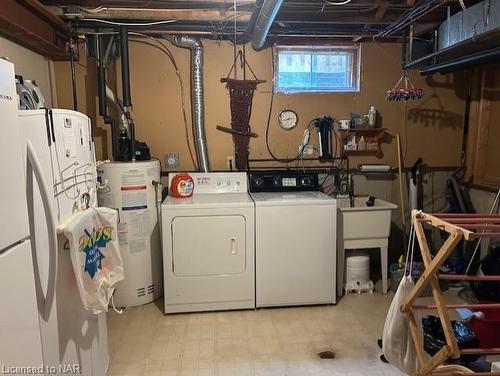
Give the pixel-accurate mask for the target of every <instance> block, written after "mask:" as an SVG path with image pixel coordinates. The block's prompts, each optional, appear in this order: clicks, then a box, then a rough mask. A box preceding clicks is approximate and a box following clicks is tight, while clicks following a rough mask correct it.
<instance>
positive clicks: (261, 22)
mask: <svg viewBox="0 0 500 376" xmlns="http://www.w3.org/2000/svg"><path fill="white" fill-rule="evenodd" d="M282 3H283V0H264V3H263V4H262V7H261V8H260V12H259V16H258V17H257V21H256V22H255V30H254V33H253V35H252V47H253V49H254V50H256V51H260V50H262V49H263V48H264V47H265V43H266V38H267V34H268V33H269V29H270V28H271V25H272V24H273V21H274V19H275V18H276V15H277V14H278V11H279V10H280V7H281V4H282Z"/></svg>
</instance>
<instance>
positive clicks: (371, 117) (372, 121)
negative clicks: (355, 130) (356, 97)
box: [368, 106, 377, 128]
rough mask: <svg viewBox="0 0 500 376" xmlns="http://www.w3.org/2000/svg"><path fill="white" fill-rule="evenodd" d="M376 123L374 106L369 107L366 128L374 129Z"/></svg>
mask: <svg viewBox="0 0 500 376" xmlns="http://www.w3.org/2000/svg"><path fill="white" fill-rule="evenodd" d="M376 123H377V110H376V109H375V107H374V106H371V107H370V109H369V110H368V126H369V127H370V128H373V127H375V124H376Z"/></svg>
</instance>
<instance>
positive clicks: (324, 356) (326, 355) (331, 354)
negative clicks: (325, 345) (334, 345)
mask: <svg viewBox="0 0 500 376" xmlns="http://www.w3.org/2000/svg"><path fill="white" fill-rule="evenodd" d="M318 356H319V357H320V358H321V359H335V353H334V352H333V351H329V350H328V351H321V352H319V353H318Z"/></svg>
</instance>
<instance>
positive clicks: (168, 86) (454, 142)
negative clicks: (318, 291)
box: [55, 41, 464, 170]
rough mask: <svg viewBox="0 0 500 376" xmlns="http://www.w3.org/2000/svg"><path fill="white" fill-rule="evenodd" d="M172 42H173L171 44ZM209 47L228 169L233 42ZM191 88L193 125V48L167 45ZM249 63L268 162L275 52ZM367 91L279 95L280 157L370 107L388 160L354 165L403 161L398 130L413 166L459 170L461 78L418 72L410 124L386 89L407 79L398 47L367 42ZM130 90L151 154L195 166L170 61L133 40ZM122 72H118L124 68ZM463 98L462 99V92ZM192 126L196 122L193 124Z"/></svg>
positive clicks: (61, 86) (256, 143)
mask: <svg viewBox="0 0 500 376" xmlns="http://www.w3.org/2000/svg"><path fill="white" fill-rule="evenodd" d="M167 44H168V42H167ZM204 45H205V69H204V73H205V89H206V96H205V103H206V113H205V115H206V116H205V117H206V133H207V140H208V149H209V157H210V162H211V166H212V168H213V169H216V170H223V169H226V157H227V156H230V155H232V154H233V146H232V140H231V136H230V135H228V134H226V133H221V132H219V131H217V130H216V126H217V125H218V124H220V125H225V126H229V124H230V112H229V96H228V92H227V90H226V89H225V87H224V85H223V84H221V83H220V78H221V77H223V76H226V74H227V72H228V71H229V69H230V66H231V64H232V59H233V57H232V56H233V49H232V46H230V45H229V44H227V43H217V42H213V41H204ZM168 46H169V48H170V50H171V51H172V53H173V55H174V56H175V59H176V60H177V63H178V65H179V69H180V72H181V76H182V79H183V82H184V85H185V87H186V95H185V102H186V105H187V112H188V117H189V119H188V120H189V121H190V107H189V106H190V98H189V74H190V73H189V72H190V66H189V56H190V55H189V50H186V49H181V48H176V47H173V46H171V45H170V44H168ZM246 50H247V60H248V62H249V63H250V65H251V66H252V68H253V70H254V71H255V73H256V74H257V76H258V77H259V78H261V79H265V80H267V83H265V84H263V85H259V88H258V91H257V92H256V93H255V96H254V102H253V112H252V118H251V127H252V131H254V132H256V133H257V134H259V138H257V139H252V140H251V141H250V153H251V158H268V157H269V156H268V153H267V150H266V146H265V142H264V136H265V126H266V121H267V116H268V110H269V102H270V96H271V94H270V93H271V90H272V54H271V50H270V49H266V50H264V51H262V52H255V51H253V50H252V49H251V48H250V47H247V49H246ZM81 55H82V59H81V60H80V62H79V65H78V66H77V68H78V95H79V101H80V104H81V107H80V110H81V111H83V112H86V113H87V114H89V115H90V116H91V117H93V118H94V119H95V112H96V100H95V86H96V84H95V65H94V63H93V62H87V61H86V60H85V58H84V57H83V54H81ZM361 55H362V66H361V91H360V92H359V93H335V94H294V95H283V94H278V95H276V96H275V101H274V108H273V113H272V117H271V128H270V144H271V148H272V150H273V151H274V153H275V154H277V155H279V156H280V157H287V156H289V157H291V156H293V155H294V154H295V153H296V151H297V148H298V144H299V142H300V140H301V138H302V133H303V130H304V127H305V126H306V125H307V123H308V122H309V120H310V119H312V118H314V117H317V116H322V115H325V114H327V115H330V116H333V117H335V118H337V119H342V118H346V117H348V116H349V113H350V112H351V111H353V112H358V113H366V111H367V110H368V108H369V106H370V105H374V106H375V107H376V108H377V109H378V110H379V112H380V114H381V116H382V118H383V121H382V126H383V127H386V128H388V129H389V134H390V136H392V138H391V137H388V140H387V142H386V143H384V144H383V146H382V150H383V153H384V155H383V158H381V159H379V158H376V157H370V156H368V157H367V156H363V157H353V158H351V165H357V164H358V163H389V164H391V165H395V164H396V163H397V154H396V146H395V144H396V143H395V139H394V138H393V137H395V135H396V133H398V132H400V133H401V137H402V139H403V148H404V149H405V150H406V165H412V164H413V162H414V161H415V160H416V158H418V157H420V156H421V157H423V158H424V160H425V161H426V163H427V164H429V165H432V166H456V165H458V164H459V160H460V151H461V144H462V128H463V120H462V119H463V107H464V102H463V99H462V98H461V93H462V89H461V87H462V85H461V82H460V81H461V77H460V76H454V75H447V76H441V75H435V76H433V77H431V78H423V77H420V76H418V75H417V74H416V73H414V72H413V73H412V75H411V77H412V80H413V81H414V83H415V85H416V86H418V87H421V88H423V89H424V92H425V98H424V99H423V100H422V101H417V102H412V103H409V104H408V106H407V107H408V108H407V109H408V111H409V113H410V116H409V118H410V119H409V120H408V122H407V124H406V126H405V121H404V118H405V116H404V114H405V104H403V103H388V102H386V101H385V100H384V95H385V92H386V91H387V90H388V89H390V88H392V86H393V85H394V84H395V83H396V81H397V80H398V79H399V78H400V76H401V69H400V65H399V56H400V46H399V45H398V44H375V43H366V44H363V45H362V53H361ZM130 56H131V86H132V101H133V105H134V108H133V118H134V120H135V123H136V127H137V131H136V132H137V137H138V138H139V139H142V140H144V141H146V142H147V143H148V144H149V146H150V147H151V151H152V155H153V156H155V157H158V158H163V155H164V154H165V153H166V152H179V153H180V159H181V169H184V170H191V169H192V168H193V166H192V163H191V162H190V158H189V154H188V152H187V147H186V141H185V135H184V124H183V120H182V112H181V101H180V90H179V84H178V81H177V78H176V76H175V72H174V70H173V67H172V64H171V63H170V62H169V61H168V59H167V57H166V56H165V55H164V54H163V53H162V52H161V51H159V50H158V49H156V48H153V47H151V46H148V45H144V44H143V43H137V42H131V44H130ZM55 64H56V74H57V75H56V77H57V89H58V94H59V96H58V99H59V103H60V105H61V106H71V90H70V88H71V85H70V79H69V78H70V75H69V64H68V63H66V62H57V63H55ZM117 73H118V75H119V69H118V72H117ZM457 93H458V94H457ZM284 108H292V109H294V110H295V111H296V112H297V113H298V115H299V118H300V123H299V126H298V127H297V128H296V129H295V130H293V131H288V132H287V131H283V130H281V129H280V128H279V127H278V126H277V123H276V119H277V115H278V113H279V112H280V111H281V110H283V109H284ZM97 124H98V126H97V128H96V130H97V132H96V144H97V148H98V149H99V148H101V149H102V152H99V150H98V156H101V157H107V156H108V155H109V154H108V152H107V151H106V150H107V149H109V148H108V145H109V140H106V138H107V137H108V138H109V132H108V131H107V129H105V128H103V127H102V125H101V121H100V120H98V121H97ZM189 127H190V125H189Z"/></svg>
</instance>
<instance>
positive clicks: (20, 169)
mask: <svg viewBox="0 0 500 376" xmlns="http://www.w3.org/2000/svg"><path fill="white" fill-rule="evenodd" d="M0 114H1V116H2V121H1V123H2V135H1V137H0V150H1V151H2V153H1V154H0V155H1V156H0V166H1V172H2V183H1V184H0V207H1V208H2V215H0V229H2V230H1V231H0V252H2V251H3V250H5V249H6V248H7V247H10V246H11V245H13V244H15V243H17V242H19V241H20V240H21V239H24V238H26V237H27V236H28V235H29V224H28V208H27V205H26V190H25V186H26V180H25V179H26V177H25V174H26V166H25V164H24V162H25V158H23V143H22V141H21V140H22V138H21V134H20V131H19V124H18V117H17V95H16V85H15V81H14V65H13V64H12V63H10V62H8V61H6V60H3V59H1V58H0Z"/></svg>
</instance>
